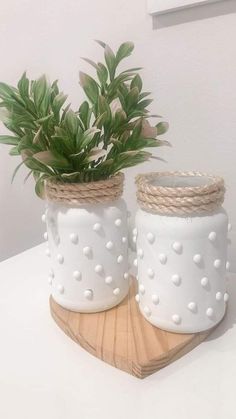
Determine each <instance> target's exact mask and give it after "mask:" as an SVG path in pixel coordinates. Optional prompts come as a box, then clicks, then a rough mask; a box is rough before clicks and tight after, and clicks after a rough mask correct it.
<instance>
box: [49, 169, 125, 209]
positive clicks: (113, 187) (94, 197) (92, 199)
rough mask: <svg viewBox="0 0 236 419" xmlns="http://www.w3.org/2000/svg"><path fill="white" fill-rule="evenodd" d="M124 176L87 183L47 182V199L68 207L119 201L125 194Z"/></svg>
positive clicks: (120, 174)
mask: <svg viewBox="0 0 236 419" xmlns="http://www.w3.org/2000/svg"><path fill="white" fill-rule="evenodd" d="M123 184H124V174H123V173H118V174H116V175H115V176H112V177H110V178H108V179H105V180H99V181H97V182H86V183H62V182H59V181H55V180H50V179H48V180H46V182H45V191H46V198H47V199H48V200H49V201H53V202H59V203H63V204H66V205H73V206H82V205H84V204H97V203H104V202H109V201H114V200H116V199H118V198H119V197H120V196H121V195H122V193H123Z"/></svg>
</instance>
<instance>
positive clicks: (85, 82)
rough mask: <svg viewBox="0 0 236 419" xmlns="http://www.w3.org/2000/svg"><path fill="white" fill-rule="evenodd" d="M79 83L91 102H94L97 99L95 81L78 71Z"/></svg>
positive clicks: (97, 92)
mask: <svg viewBox="0 0 236 419" xmlns="http://www.w3.org/2000/svg"><path fill="white" fill-rule="evenodd" d="M79 78H80V84H81V86H82V88H83V89H84V91H85V93H86V95H87V97H88V99H89V100H90V101H91V102H92V103H96V102H97V99H98V94H99V89H98V85H97V83H96V81H95V80H94V79H93V78H92V77H90V76H89V75H88V74H86V73H83V72H82V71H80V73H79Z"/></svg>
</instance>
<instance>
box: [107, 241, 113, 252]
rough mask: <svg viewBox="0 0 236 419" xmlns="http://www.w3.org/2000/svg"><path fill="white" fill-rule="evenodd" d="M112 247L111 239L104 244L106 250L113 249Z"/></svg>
mask: <svg viewBox="0 0 236 419" xmlns="http://www.w3.org/2000/svg"><path fill="white" fill-rule="evenodd" d="M113 247H114V244H113V242H112V241H109V242H107V244H106V248H107V249H108V250H111V249H113Z"/></svg>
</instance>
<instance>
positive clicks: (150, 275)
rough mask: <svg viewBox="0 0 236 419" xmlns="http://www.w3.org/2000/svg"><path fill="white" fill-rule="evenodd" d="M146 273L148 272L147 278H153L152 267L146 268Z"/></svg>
mask: <svg viewBox="0 0 236 419" xmlns="http://www.w3.org/2000/svg"><path fill="white" fill-rule="evenodd" d="M147 274H148V276H149V278H154V276H155V272H154V270H153V269H152V268H148V270H147Z"/></svg>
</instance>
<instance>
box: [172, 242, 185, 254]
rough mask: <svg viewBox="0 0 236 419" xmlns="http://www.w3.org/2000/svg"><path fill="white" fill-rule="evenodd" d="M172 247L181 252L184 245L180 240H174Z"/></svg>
mask: <svg viewBox="0 0 236 419" xmlns="http://www.w3.org/2000/svg"><path fill="white" fill-rule="evenodd" d="M172 249H173V250H174V251H175V252H176V253H181V252H182V250H183V246H182V244H181V243H180V242H174V243H173V244H172Z"/></svg>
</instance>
